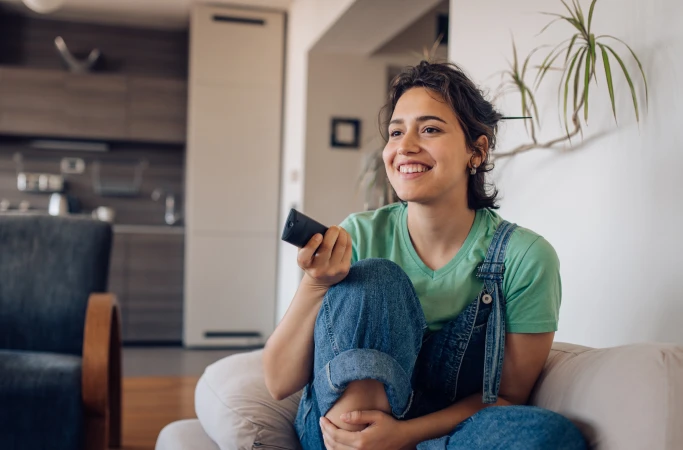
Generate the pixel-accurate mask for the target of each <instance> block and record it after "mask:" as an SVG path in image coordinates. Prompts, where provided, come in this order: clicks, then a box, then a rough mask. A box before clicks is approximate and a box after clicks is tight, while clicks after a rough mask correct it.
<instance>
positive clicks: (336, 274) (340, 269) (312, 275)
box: [297, 226, 352, 289]
mask: <svg viewBox="0 0 683 450" xmlns="http://www.w3.org/2000/svg"><path fill="white" fill-rule="evenodd" d="M351 244H352V242H351V235H349V233H347V231H346V230H345V229H343V228H341V227H338V226H332V227H330V228H329V229H328V230H327V232H326V233H325V236H324V237H323V236H322V235H321V234H320V233H318V234H316V235H315V236H313V237H312V238H311V240H310V241H308V244H306V246H305V247H303V248H301V249H300V250H299V254H298V257H297V263H298V264H299V267H301V268H302V269H303V270H304V272H306V276H305V277H304V278H308V280H307V282H308V283H310V284H311V285H312V286H313V287H321V288H326V289H327V288H329V287H330V286H332V285H334V284H337V283H339V282H340V281H342V280H343V279H344V278H346V275H348V274H349V270H350V268H351V252H352V245H351Z"/></svg>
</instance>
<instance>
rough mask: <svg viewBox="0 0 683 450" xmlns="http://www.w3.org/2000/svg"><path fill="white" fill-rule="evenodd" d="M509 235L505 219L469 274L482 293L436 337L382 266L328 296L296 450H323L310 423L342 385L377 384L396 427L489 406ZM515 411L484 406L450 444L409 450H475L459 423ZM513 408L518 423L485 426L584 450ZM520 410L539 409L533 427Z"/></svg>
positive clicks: (402, 282)
mask: <svg viewBox="0 0 683 450" xmlns="http://www.w3.org/2000/svg"><path fill="white" fill-rule="evenodd" d="M515 228H516V225H514V224H511V223H509V222H505V221H504V222H502V223H501V224H500V225H499V226H498V228H497V230H496V232H495V234H494V236H493V239H492V241H491V244H490V246H489V248H488V251H487V254H486V258H485V260H484V262H483V263H482V264H481V265H480V266H479V267H478V270H477V273H476V276H477V277H478V278H480V279H481V280H482V281H483V282H484V286H483V289H482V290H481V292H480V293H479V295H478V296H477V298H476V299H474V301H473V302H472V303H470V304H469V305H468V306H467V307H466V308H465V310H464V311H462V313H460V314H459V315H458V316H457V317H456V318H455V319H453V320H452V321H450V322H448V323H447V324H446V325H445V326H444V327H443V328H442V329H441V330H439V331H436V332H431V331H429V330H428V329H427V323H426V321H425V317H424V314H423V312H422V307H421V306H420V302H419V300H418V298H417V295H416V293H415V290H414V288H413V285H412V283H411V281H410V279H409V278H408V276H407V275H406V273H405V272H404V271H403V270H402V269H401V268H400V267H399V266H398V265H397V264H395V263H393V262H391V261H388V260H385V259H366V260H362V261H359V262H357V263H355V264H354V265H353V266H352V267H351V270H350V272H349V274H348V276H347V277H346V279H344V281H342V282H341V283H339V284H337V285H335V286H333V287H332V288H330V290H329V291H328V292H327V294H326V296H325V298H324V299H323V302H322V305H321V308H320V312H319V313H318V316H317V319H316V324H315V331H314V340H315V352H314V364H313V366H314V367H313V378H312V380H311V381H310V382H309V384H308V385H307V386H306V387H305V388H304V391H303V395H302V398H301V402H300V405H299V410H298V413H297V418H296V423H295V426H296V430H297V434H298V436H299V439H300V441H301V444H302V446H303V448H304V450H313V449H315V450H322V449H324V448H325V446H324V443H323V439H322V433H321V431H320V428H319V423H318V421H319V418H320V417H321V416H322V415H324V414H325V413H327V411H329V409H330V408H331V407H332V406H333V405H334V403H335V402H336V401H337V400H338V399H339V397H340V396H341V394H342V393H343V392H344V389H345V388H346V386H347V385H348V383H349V382H351V381H356V380H363V379H374V380H378V381H380V382H382V383H383V384H384V386H385V390H386V393H387V398H388V400H389V404H390V406H391V410H392V414H393V415H394V417H396V418H397V419H411V418H414V417H420V416H423V415H426V414H429V413H432V412H436V411H439V410H441V409H444V408H446V407H448V406H449V405H451V404H453V403H454V402H456V401H458V400H460V399H462V398H464V397H467V396H470V395H472V394H474V393H476V392H482V402H483V403H495V402H496V400H497V398H498V390H499V387H500V379H501V372H502V365H503V352H504V349H505V297H504V295H503V275H504V272H505V266H504V260H505V251H506V248H507V244H508V242H509V240H510V236H511V235H512V233H513V231H514V230H515ZM508 408H509V409H508ZM515 408H516V407H500V408H497V407H494V408H487V409H485V410H483V411H482V412H480V413H478V414H476V415H475V416H472V417H471V418H470V419H468V420H466V421H465V422H463V423H461V424H460V425H459V426H458V427H457V428H455V430H454V432H453V433H452V434H451V435H450V436H445V437H443V438H440V439H434V440H431V441H427V442H423V443H422V444H420V445H419V446H418V449H420V450H423V449H424V450H427V449H430V450H431V449H448V450H450V449H454V448H461V447H459V446H458V445H461V446H462V445H465V444H467V445H469V447H468V446H464V447H462V448H477V445H470V444H471V442H470V443H469V444H468V442H467V439H460V437H461V436H462V437H463V438H464V437H465V434H464V433H461V431H460V430H463V429H464V428H466V427H465V425H466V423H468V422H471V421H472V419H473V418H474V417H477V416H479V415H480V414H482V413H483V412H484V411H487V410H505V412H506V414H508V415H509V413H513V414H515V413H514V410H515ZM519 408H525V409H524V411H523V414H522V415H521V416H520V414H519V413H516V414H517V416H516V418H517V419H519V420H517V421H515V420H513V419H514V418H513V417H507V418H504V417H501V415H500V414H497V416H496V417H494V419H495V420H497V421H498V422H500V421H501V419H503V422H502V423H510V424H511V425H512V426H514V427H515V428H516V429H515V430H514V432H513V433H518V434H520V433H521V434H520V435H523V434H524V430H522V429H520V423H519V422H520V421H522V424H527V423H535V424H536V426H537V425H538V423H541V424H542V425H543V426H544V427H545V426H546V424H548V426H551V425H552V426H555V427H556V428H557V427H559V428H561V429H559V428H557V429H553V432H554V433H556V434H557V435H558V436H562V435H563V434H562V433H565V434H566V433H569V435H571V437H572V438H573V441H572V442H574V443H576V445H574V446H563V447H557V446H556V447H553V448H563V449H564V448H567V449H569V448H571V449H574V448H577V449H578V448H584V446H582V445H579V444H578V443H579V442H581V443H582V442H583V439H582V438H581V437H580V433H578V431H577V430H576V429H575V427H573V425H572V424H571V422H569V421H568V420H567V419H564V418H563V417H562V416H559V415H558V414H554V413H551V412H550V411H545V410H541V409H540V408H532V407H519ZM529 408H532V409H533V410H534V411H535V410H538V411H539V412H538V414H536V416H537V417H536V416H535V417H533V418H532V419H533V420H531V419H529V418H528V417H527V416H528V415H529V413H531V412H532V410H531V409H529ZM489 415H490V414H489ZM555 416H557V417H555ZM551 419H552V420H551ZM539 420H540V422H539ZM534 421H535V422H534ZM477 423H478V425H477V426H486V427H487V428H488V427H489V426H490V425H492V424H491V422H490V421H489V420H487V421H477ZM473 428H474V426H472V425H470V431H471V432H473V433H474V435H477V439H478V441H477V442H478V443H480V441H481V440H480V439H479V438H480V437H481V436H478V433H477V430H474V429H473ZM511 431H512V430H511ZM456 433H461V434H458V439H457V442H456V439H450V438H451V437H452V436H454V435H455V434H456ZM575 434H578V437H576V436H575ZM530 444H532V443H531V442H528V441H524V442H523V443H521V445H520V447H519V448H534V447H533V446H530ZM543 445H547V442H544V443H543ZM481 448H485V447H481ZM507 448H514V447H511V446H509V445H508V446H507Z"/></svg>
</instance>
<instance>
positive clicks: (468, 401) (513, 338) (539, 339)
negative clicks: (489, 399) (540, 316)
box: [400, 333, 555, 445]
mask: <svg viewBox="0 0 683 450" xmlns="http://www.w3.org/2000/svg"><path fill="white" fill-rule="evenodd" d="M554 336H555V333H538V334H521V333H507V334H506V336H505V359H504V360H503V373H502V375H501V380H500V392H499V395H498V401H497V402H496V403H494V404H490V405H487V404H483V403H482V402H481V393H478V394H474V395H472V396H470V397H467V398H464V399H462V400H460V401H459V402H457V403H454V404H453V405H451V406H449V407H448V408H446V409H443V410H441V411H437V412H435V413H432V414H429V415H426V416H423V417H418V418H416V419H412V420H407V421H405V422H400V423H401V428H402V430H403V434H404V436H406V438H405V441H406V443H409V444H410V445H417V444H418V443H420V442H423V441H426V440H429V439H434V438H438V437H441V436H445V435H447V434H449V433H450V432H452V431H453V429H454V428H455V427H456V426H458V424H459V423H460V422H462V421H464V420H466V419H467V418H469V417H470V416H472V415H474V414H475V413H477V412H478V411H480V410H482V409H484V408H486V407H488V406H506V405H523V404H525V403H526V402H527V401H528V399H529V396H530V395H531V390H532V389H533V387H534V383H536V380H537V379H538V377H539V375H540V374H541V371H542V370H543V367H544V365H545V362H546V359H548V355H549V354H550V347H551V346H552V343H553V338H554Z"/></svg>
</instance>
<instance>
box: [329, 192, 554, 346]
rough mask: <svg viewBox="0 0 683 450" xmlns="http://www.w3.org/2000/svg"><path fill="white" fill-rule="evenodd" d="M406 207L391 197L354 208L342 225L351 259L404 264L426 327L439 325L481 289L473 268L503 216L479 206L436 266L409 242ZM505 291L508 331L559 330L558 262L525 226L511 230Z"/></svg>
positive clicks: (434, 328) (452, 315)
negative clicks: (452, 251)
mask: <svg viewBox="0 0 683 450" xmlns="http://www.w3.org/2000/svg"><path fill="white" fill-rule="evenodd" d="M407 211H408V206H407V205H405V204H402V203H394V204H391V205H388V206H385V207H383V208H380V209H378V210H376V211H368V212H361V213H356V214H352V215H350V216H349V217H347V218H346V219H345V220H344V221H343V222H342V223H341V227H343V228H344V229H345V230H346V231H348V232H349V234H350V235H351V237H352V238H353V256H352V262H356V261H359V260H362V259H367V258H385V259H389V260H391V261H393V262H395V263H396V264H398V265H399V266H401V268H403V270H404V271H405V272H406V273H407V274H408V276H409V277H410V280H411V281H412V282H413V285H414V286H415V291H416V292H417V295H418V298H419V299H420V303H421V304H422V310H423V311H424V314H425V317H426V319H427V323H428V324H429V328H430V330H438V329H440V328H442V327H443V325H444V324H445V323H446V322H448V321H450V320H452V319H453V318H455V317H456V316H457V315H458V314H460V313H461V312H462V311H463V310H464V309H465V307H466V306H467V305H468V304H469V303H471V302H472V301H473V300H474V299H475V298H477V296H478V295H479V292H480V291H481V289H482V287H483V285H484V284H483V281H481V280H480V279H478V278H477V277H476V275H475V273H476V268H477V266H478V265H479V264H481V263H482V262H483V261H484V259H485V257H486V251H487V250H488V247H489V244H490V243H491V240H492V239H493V234H494V233H495V231H496V228H497V227H498V224H499V223H500V222H501V221H502V219H501V218H500V216H499V215H498V214H496V213H495V212H494V211H492V210H490V209H480V210H478V211H477V212H476V217H475V219H474V224H473V225H472V229H471V230H470V232H469V234H468V236H467V239H466V240H465V242H464V243H463V245H462V247H461V249H460V251H458V253H457V255H455V257H454V258H453V259H452V260H451V261H449V262H448V264H446V265H445V266H444V267H442V268H440V269H439V270H436V271H435V270H432V269H430V268H429V267H427V266H426V265H425V264H424V263H423V262H422V260H421V259H420V257H419V256H418V255H417V252H416V251H415V248H414V247H413V244H412V241H411V239H410V234H409V232H408V225H407V223H408V222H407V217H408V214H407ZM503 292H504V293H505V299H506V301H507V311H506V328H507V331H508V332H510V333H544V332H550V331H557V324H558V316H559V310H560V300H561V297H562V286H561V282H560V262H559V260H558V258H557V254H556V253H555V250H554V249H553V247H552V246H551V245H550V244H549V243H548V241H546V240H545V239H544V238H543V237H541V236H539V235H538V234H536V233H534V232H533V231H530V230H527V229H525V228H521V227H518V228H517V229H516V230H515V231H514V232H513V234H512V236H511V237H510V241H509V242H508V248H507V253H506V255H505V278H504V281H503Z"/></svg>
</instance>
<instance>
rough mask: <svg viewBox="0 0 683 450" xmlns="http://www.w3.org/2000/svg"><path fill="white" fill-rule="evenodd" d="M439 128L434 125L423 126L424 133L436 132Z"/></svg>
mask: <svg viewBox="0 0 683 450" xmlns="http://www.w3.org/2000/svg"><path fill="white" fill-rule="evenodd" d="M439 131H440V130H439V129H438V128H434V127H427V128H425V133H430V134H431V133H438V132H439Z"/></svg>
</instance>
